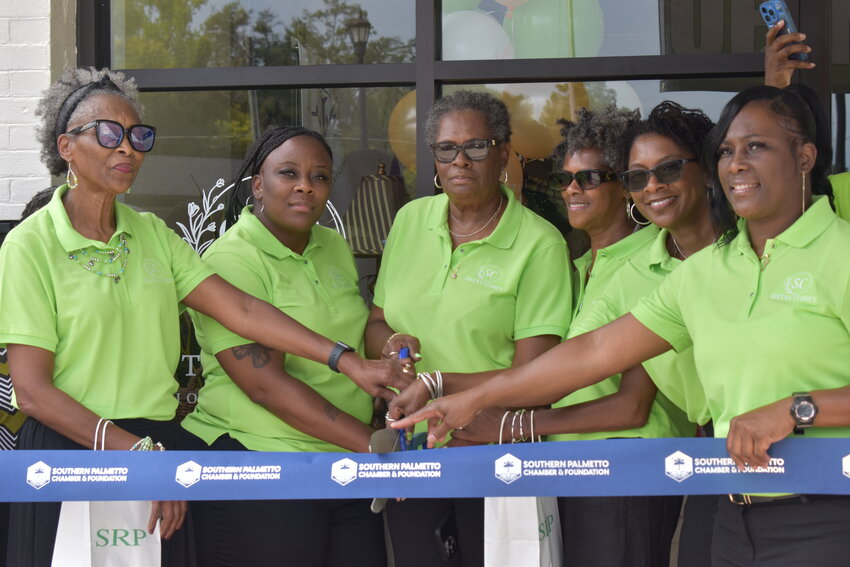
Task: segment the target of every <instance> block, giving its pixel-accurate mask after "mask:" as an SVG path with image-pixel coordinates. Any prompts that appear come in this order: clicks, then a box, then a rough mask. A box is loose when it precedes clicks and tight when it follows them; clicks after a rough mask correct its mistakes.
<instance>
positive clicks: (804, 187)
mask: <svg viewBox="0 0 850 567" xmlns="http://www.w3.org/2000/svg"><path fill="white" fill-rule="evenodd" d="M800 211H801V212H800V214H803V213H805V212H806V172H805V171H804V172H803V197H802V200H801V201H800Z"/></svg>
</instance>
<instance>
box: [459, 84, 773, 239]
mask: <svg viewBox="0 0 850 567" xmlns="http://www.w3.org/2000/svg"><path fill="white" fill-rule="evenodd" d="M760 82H761V80H760V78H752V79H745V80H726V83H725V84H724V80H722V79H694V80H688V81H675V82H674V81H657V80H652V81H607V82H587V83H515V84H504V85H499V84H488V85H471V86H470V85H450V86H447V87H445V88H444V89H443V92H444V93H445V94H450V93H452V92H456V91H458V90H461V89H474V90H487V91H488V92H491V93H492V94H494V95H495V96H497V97H499V98H501V99H502V100H503V101H504V102H505V104H506V105H507V106H508V110H509V111H510V113H511V130H512V131H513V134H512V135H511V150H512V154H513V155H511V156H510V158H509V160H508V165H507V168H506V171H507V174H508V185H510V186H511V188H512V189H513V190H514V191H515V192H517V193H520V192H521V194H522V197H523V200H524V202H525V203H526V205H527V206H529V208H531V209H532V210H534V211H535V212H537V213H538V214H540V215H541V216H542V217H543V218H545V219H547V220H548V221H549V222H551V223H552V224H553V225H555V226H556V227H557V228H559V229H560V230H561V231H562V232H563V233H565V234H566V233H567V232H569V223H568V221H567V217H566V212H565V210H564V203H563V200H562V199H561V194H560V190H559V189H558V188H556V187H554V186H552V185H551V184H550V176H549V172H551V171H552V169H553V167H554V166H553V164H551V163H550V160H549V159H548V158H549V156H550V155H551V154H552V150H554V148H555V146H556V145H557V144H558V143H559V142H560V141H561V135H560V126H559V125H558V124H557V120H558V119H559V118H568V119H571V118H572V119H574V118H575V113H576V112H577V111H578V109H580V108H582V107H586V108H589V109H591V110H602V109H604V108H606V107H608V106H610V105H615V106H617V107H620V108H632V109H634V108H636V109H639V110H640V113H641V116H642V117H644V118H645V117H646V116H647V114H648V113H649V112H650V111H651V110H652V108H653V107H654V106H655V105H657V104H658V103H660V102H662V101H664V100H672V101H675V102H678V103H679V104H681V105H683V106H685V107H688V108H700V109H702V110H703V111H704V112H705V113H706V114H707V115H708V116H709V117H710V118H711V119H712V120H717V119H718V118H719V116H720V111H721V110H722V109H723V106H724V105H725V104H726V103H727V102H728V101H729V99H730V98H732V96H733V95H734V94H735V93H737V92H738V91H739V90H741V89H743V88H746V87H748V86H751V85H756V84H760ZM581 245H582V244H581V243H580V242H577V243H575V246H581Z"/></svg>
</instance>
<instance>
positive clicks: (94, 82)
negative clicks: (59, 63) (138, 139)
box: [35, 67, 142, 175]
mask: <svg viewBox="0 0 850 567" xmlns="http://www.w3.org/2000/svg"><path fill="white" fill-rule="evenodd" d="M98 94H114V95H117V96H120V97H122V98H124V99H126V100H127V101H128V102H129V103H130V104H131V105H133V108H134V109H135V110H136V112H137V113H138V114H141V112H142V107H141V105H140V104H139V100H138V95H139V90H138V88H137V87H136V81H135V80H134V79H132V78H130V79H127V78H125V77H124V74H123V73H117V72H115V71H110V70H109V69H101V70H99V71H98V70H97V69H95V68H94V67H89V68H86V69H82V68H80V69H68V70H67V71H65V72H64V73H62V75H60V77H59V78H58V79H57V80H56V82H55V83H53V85H51V86H50V88H48V89H47V90H46V91H44V93H43V95H42V97H41V100H40V101H39V103H38V108H36V111H35V114H36V116H40V117H41V124H40V125H39V126H38V128H37V130H36V134H37V136H38V142H39V143H40V144H41V161H42V162H44V165H46V166H47V169H48V170H49V171H50V173H51V174H53V175H62V174H64V173H65V172H66V171H67V170H68V164H66V163H65V160H63V159H62V157H61V156H60V155H59V148H58V146H57V145H56V139H57V138H58V137H59V134H62V133H63V132H65V130H67V128H68V123H69V122H71V120H73V119H74V118H76V117H77V116H78V115H79V114H80V113H82V112H84V111H85V110H86V105H85V104H84V102H85V101H86V100H88V99H90V98H91V97H92V96H94V95H98Z"/></svg>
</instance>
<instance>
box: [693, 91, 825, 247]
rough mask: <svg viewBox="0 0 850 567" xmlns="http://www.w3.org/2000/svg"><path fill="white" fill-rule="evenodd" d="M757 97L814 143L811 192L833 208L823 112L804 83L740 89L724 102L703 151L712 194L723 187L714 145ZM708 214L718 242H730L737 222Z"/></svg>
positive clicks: (803, 138) (784, 124) (719, 192)
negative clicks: (826, 200)
mask: <svg viewBox="0 0 850 567" xmlns="http://www.w3.org/2000/svg"><path fill="white" fill-rule="evenodd" d="M759 101H765V102H767V103H769V108H770V110H771V111H772V112H773V113H775V114H776V115H777V116H780V117H782V118H787V119H788V120H780V121H779V124H780V125H781V126H782V127H783V128H785V129H786V130H788V131H789V132H791V133H792V134H794V135H796V136H799V138H800V140H801V141H802V142H803V143H804V144H805V143H812V144H814V145H815V148H816V149H817V153H818V155H817V158H816V159H815V164H814V166H813V167H812V171H811V174H810V175H811V180H812V194H813V195H826V196H827V198H828V199H829V204H830V205H831V206H832V207H833V208H835V204H834V202H833V195H832V185H831V184H830V182H829V178H828V175H829V170H830V167H831V164H832V143H831V141H830V139H829V127H828V125H827V123H826V114H824V112H823V108H821V105H820V101H819V100H818V97H817V94H815V91H813V90H812V89H811V88H809V87H807V86H805V85H791V86H789V87H786V88H784V89H779V88H776V87H771V86H767V85H758V86H755V87H750V88H748V89H744V90H743V91H741V92H739V93H738V94H736V95H735V96H734V97H732V100H730V101H729V102H728V103H726V106H725V107H723V112H721V113H720V119H719V120H718V121H717V124H716V125H715V126H714V128H712V129H711V132H709V133H708V138H707V140H706V144H705V154H704V155H703V161H704V163H705V164H706V168H707V169H708V171H709V172H710V174H711V192H712V195H723V187H722V186H721V185H720V178H719V176H718V175H717V162H718V161H719V160H720V155H719V153H718V148H719V147H720V144H722V143H723V140H724V138H726V132H727V131H728V130H729V126H730V125H731V124H732V121H733V120H734V119H735V117H736V116H738V113H739V112H741V110H742V109H743V108H744V107H745V106H747V105H748V104H750V103H751V102H759ZM713 213H714V211H713V210H712V214H713ZM712 218H713V219H714V220H715V222H716V223H718V222H719V223H721V224H717V226H718V228H719V229H720V230H721V232H720V234H721V238H720V244H728V243H729V242H731V241H732V239H733V238H735V236H736V235H737V234H738V226H737V224H736V222H735V221H734V219H732V220H731V221H729V220H728V219H725V218H724V219H715V218H714V216H713V215H712Z"/></svg>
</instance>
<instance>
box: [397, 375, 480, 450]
mask: <svg viewBox="0 0 850 567" xmlns="http://www.w3.org/2000/svg"><path fill="white" fill-rule="evenodd" d="M470 392H472V395H470ZM478 403H479V399H478V396H477V392H475V391H474V389H473V390H468V391H466V392H461V393H459V394H453V395H451V396H445V397H442V398H440V399H438V400H434V401H433V402H431V403H430V404H428V405H427V406H425V407H424V408H422V409H421V410H419V411H417V412H416V413H414V414H413V415H411V416H409V417H405V418H404V419H401V420H399V421H396V422H395V423H391V424H390V426H391V427H392V428H394V429H409V428H411V427H413V426H414V425H416V424H417V423H419V422H420V421H425V420H426V419H427V420H428V447H433V446H434V445H436V444H437V443H441V442H443V441H445V439H446V435H448V433H449V431H452V430H453V429H457V428H458V427H464V426H466V425H468V424H469V423H471V422H472V420H473V419H475V416H476V415H478V414H479V413H480V412H481V410H482V409H483V408H481V407H479V406H478Z"/></svg>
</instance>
